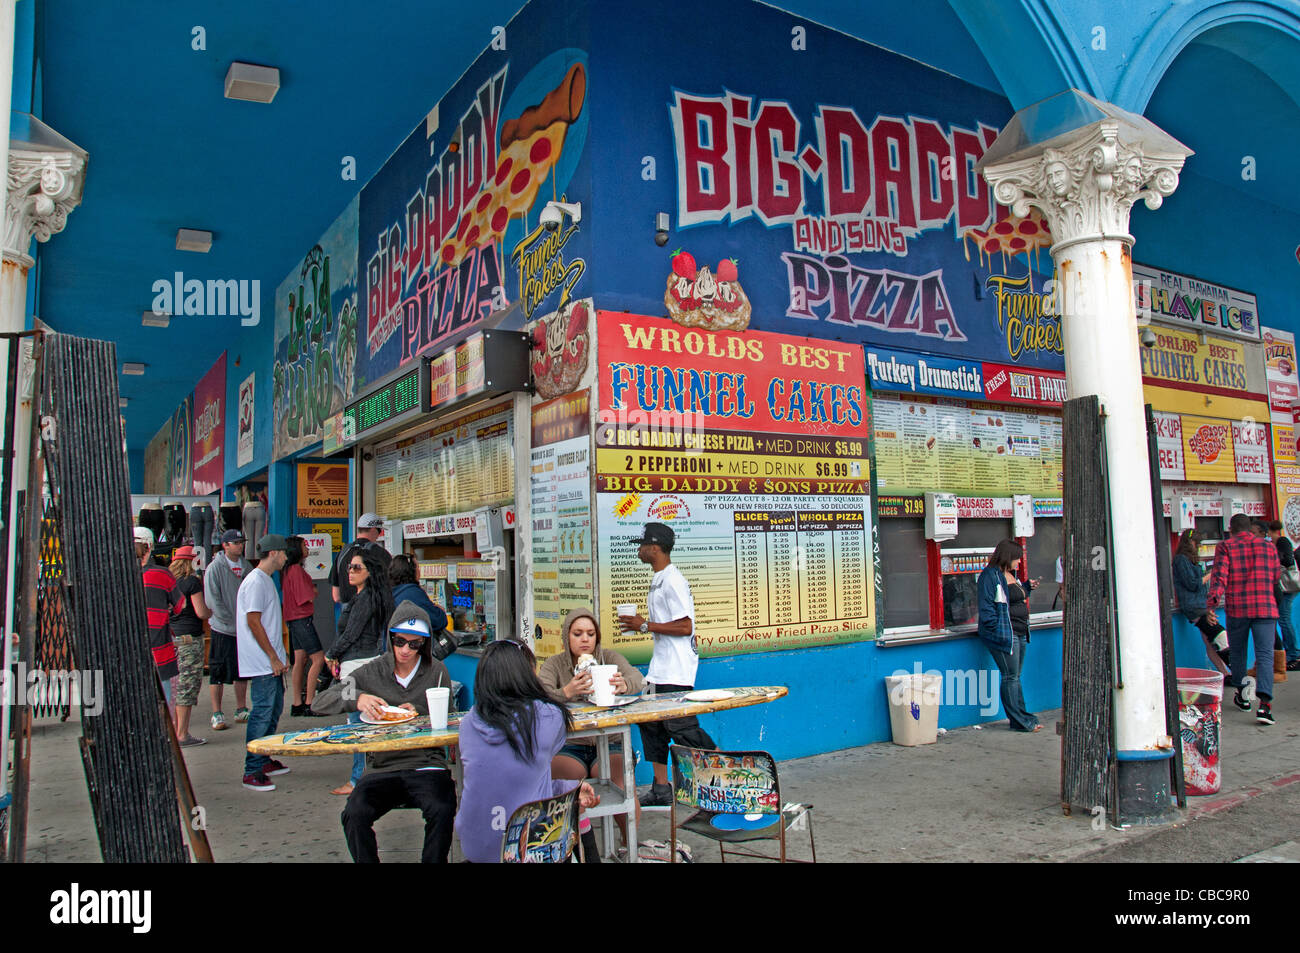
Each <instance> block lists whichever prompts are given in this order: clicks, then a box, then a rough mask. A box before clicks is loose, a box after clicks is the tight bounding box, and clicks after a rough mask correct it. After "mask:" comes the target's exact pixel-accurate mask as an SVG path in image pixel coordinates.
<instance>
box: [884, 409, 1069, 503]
mask: <svg viewBox="0 0 1300 953" xmlns="http://www.w3.org/2000/svg"><path fill="white" fill-rule="evenodd" d="M872 419H873V422H874V424H875V432H876V481H877V487H878V488H879V490H880V492H882V493H886V492H887V493H888V494H889V495H891V496H893V495H905V494H915V493H923V492H926V491H936V490H938V491H943V492H946V493H962V494H966V493H985V494H1008V493H1029V494H1035V495H1043V496H1057V495H1059V494H1060V492H1061V462H1062V428H1061V417H1060V415H1059V414H1057V413H1054V412H1052V411H1048V410H1019V409H1013V408H1009V407H1003V406H1000V405H997V404H988V403H984V402H980V401H960V400H950V399H947V398H937V397H909V396H896V395H893V394H876V395H874V396H873V398H872Z"/></svg>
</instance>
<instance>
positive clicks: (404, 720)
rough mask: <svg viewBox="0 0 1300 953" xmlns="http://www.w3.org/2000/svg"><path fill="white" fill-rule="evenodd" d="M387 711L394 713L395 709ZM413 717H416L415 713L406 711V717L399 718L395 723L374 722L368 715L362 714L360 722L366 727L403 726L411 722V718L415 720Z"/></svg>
mask: <svg viewBox="0 0 1300 953" xmlns="http://www.w3.org/2000/svg"><path fill="white" fill-rule="evenodd" d="M388 710H389V711H394V710H395V709H393V708H391V707H390V708H389V709H388ZM415 717H416V713H415V712H413V711H408V712H406V717H405V718H399V719H397V720H396V721H375V720H373V719H372V718H371V717H370V716H369V715H366V714H364V713H363V714H362V715H361V720H362V721H363V722H364V723H365V724H367V725H404V724H406V723H407V722H408V721H411V720H412V719H413V718H415Z"/></svg>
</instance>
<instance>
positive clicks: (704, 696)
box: [682, 688, 736, 702]
mask: <svg viewBox="0 0 1300 953" xmlns="http://www.w3.org/2000/svg"><path fill="white" fill-rule="evenodd" d="M682 697H683V698H685V699H686V700H687V701H688V702H720V701H722V700H724V699H727V698H735V697H736V695H735V693H734V692H729V691H727V690H726V689H725V688H706V689H704V690H703V691H698V692H687V693H686V694H685V695H683V696H682Z"/></svg>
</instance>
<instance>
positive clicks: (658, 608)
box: [619, 523, 717, 807]
mask: <svg viewBox="0 0 1300 953" xmlns="http://www.w3.org/2000/svg"><path fill="white" fill-rule="evenodd" d="M676 541H677V537H676V535H675V534H674V533H673V531H672V529H670V528H669V527H667V526H665V525H664V524H663V523H646V524H645V531H644V532H643V533H642V534H641V538H640V539H634V540H632V542H634V543H636V544H637V545H638V546H640V549H639V550H638V551H637V557H638V558H639V559H640V560H641V562H643V563H648V564H649V565H650V568H652V569H653V570H654V571H655V574H654V578H653V579H652V580H651V581H650V595H649V597H648V598H647V600H646V602H647V606H648V608H647V610H646V612H647V614H648V616H649V618H642V617H641V616H639V615H625V616H619V622H621V623H622V625H623V627H624V629H630V630H632V631H636V632H640V633H642V634H643V635H647V634H648V635H653V636H654V654H653V655H652V656H651V658H650V670H649V672H648V673H647V674H646V682H647V684H649V685H651V686H652V688H651V689H650V691H651V692H653V693H654V694H660V695H661V694H664V693H666V692H689V691H693V690H694V688H695V670H696V668H697V667H698V666H699V663H700V656H699V652H698V651H697V648H696V639H695V599H694V598H693V597H692V596H691V587H690V584H689V583H688V582H687V581H686V577H685V576H683V575H682V573H681V570H680V569H678V568H677V567H676V566H674V565H673V564H672V560H671V559H670V558H669V553H671V552H672V549H673V544H674V543H675V542H676ZM639 727H640V729H641V747H642V749H643V750H644V751H645V757H646V760H647V761H649V762H650V766H651V768H652V769H653V770H654V784H653V786H652V787H651V788H650V791H649V792H648V793H646V794H643V795H641V804H642V805H643V806H645V807H655V806H659V807H662V806H666V805H668V804H671V803H672V790H673V789H672V786H671V785H670V784H669V783H668V742H669V740H672V741H673V742H674V743H676V744H679V745H685V746H686V747H688V748H708V749H715V748H717V745H716V744H714V743H713V739H712V738H710V737H709V734H708V732H706V731H705V730H704V729H703V728H701V727H700V722H699V720H698V719H697V718H695V716H694V715H692V716H690V717H689V718H670V719H668V720H667V721H655V722H645V723H643V724H641V725H640V726H639Z"/></svg>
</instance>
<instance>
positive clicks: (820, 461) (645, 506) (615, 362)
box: [596, 312, 876, 663]
mask: <svg viewBox="0 0 1300 953" xmlns="http://www.w3.org/2000/svg"><path fill="white" fill-rule="evenodd" d="M597 322H598V334H597V341H598V361H597V363H598V365H599V367H600V370H599V385H598V387H599V390H598V393H599V400H600V409H599V412H598V414H597V427H596V447H597V449H596V489H597V512H598V527H599V533H600V541H601V542H600V546H599V547H598V550H597V551H598V553H599V558H600V571H599V573H598V575H599V578H600V593H599V599H598V603H597V604H598V608H599V611H600V613H601V624H602V627H603V629H604V632H605V633H607V636H606V637H607V638H608V637H609V636H608V633H614V634H613V637H612V639H611V640H610V641H611V643H612V644H613V646H614V647H616V648H617V649H618V650H619V651H620V652H623V653H624V654H626V655H627V657H628V658H629V659H631V660H632V661H634V662H637V663H641V662H645V661H647V660H648V659H649V657H650V651H651V638H650V637H649V636H643V635H640V634H638V633H622V632H620V631H619V627H618V624H617V622H616V620H615V614H616V612H615V610H616V607H617V606H618V605H620V604H632V603H636V604H637V605H638V606H639V607H640V609H641V610H644V609H645V606H646V594H647V591H648V589H649V586H650V575H651V574H650V572H649V570H648V568H647V567H646V566H645V565H644V564H643V563H641V562H640V561H639V560H638V558H637V547H636V545H634V544H633V543H632V542H631V540H632V539H633V538H635V537H637V536H639V535H640V533H641V530H642V527H643V525H644V524H645V523H647V522H657V523H663V524H665V525H668V526H670V527H671V528H672V529H673V530H674V532H675V533H676V535H677V543H676V546H675V547H674V548H673V551H672V559H673V563H674V564H675V565H676V566H677V567H678V569H680V570H681V571H682V573H683V574H684V575H685V576H686V579H687V581H688V582H689V583H690V584H691V587H692V591H693V594H694V599H695V609H696V619H695V624H696V628H695V644H696V647H697V650H698V651H699V653H700V654H701V655H704V656H716V655H732V654H738V653H744V652H770V651H773V650H776V649H787V648H795V647H800V648H802V647H807V646H811V645H829V644H834V643H839V642H849V641H859V640H862V639H871V638H875V636H876V618H875V605H874V583H873V567H872V537H873V533H872V523H871V505H870V463H869V460H868V456H867V452H868V447H869V437H870V430H869V423H868V421H867V418H866V407H867V404H866V399H867V395H866V388H865V373H866V370H865V367H864V362H863V354H862V349H861V348H860V347H856V346H853V345H846V344H841V343H837V342H827V341H817V340H813V339H810V338H799V337H793V336H790V335H782V334H765V333H762V332H756V331H748V332H745V333H743V334H739V333H730V332H716V331H704V330H687V331H685V332H683V331H682V330H681V329H680V328H678V327H677V326H675V325H674V324H673V323H671V322H669V321H664V320H660V319H656V318H649V317H642V316H639V315H627V314H622V313H611V312H598V313H597ZM643 614H644V612H643Z"/></svg>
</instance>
